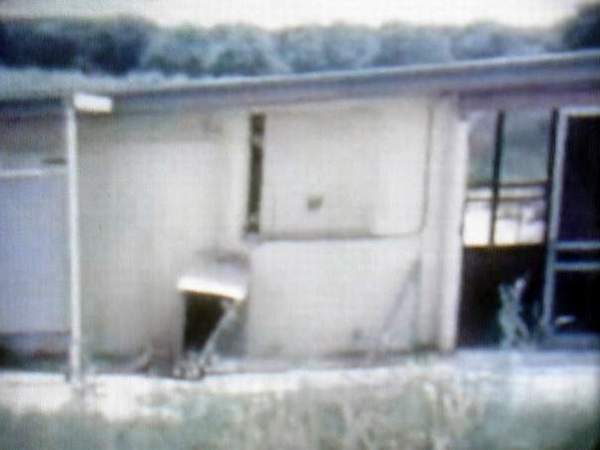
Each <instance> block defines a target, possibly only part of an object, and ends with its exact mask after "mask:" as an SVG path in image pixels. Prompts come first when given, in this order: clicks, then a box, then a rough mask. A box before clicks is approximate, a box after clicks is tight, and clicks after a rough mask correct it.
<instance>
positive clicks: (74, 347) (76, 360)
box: [66, 101, 82, 386]
mask: <svg viewBox="0 0 600 450" xmlns="http://www.w3.org/2000/svg"><path fill="white" fill-rule="evenodd" d="M66 138H67V180H68V196H69V261H70V264H69V266H70V292H69V293H70V307H71V308H70V309H71V342H70V347H69V375H70V379H71V382H72V383H73V384H75V385H77V386H78V385H80V384H81V382H82V358H81V356H82V354H81V272H80V251H79V186H78V185H79V177H78V170H79V168H78V163H77V113H76V111H75V107H74V105H73V102H72V101H69V102H67V103H66Z"/></svg>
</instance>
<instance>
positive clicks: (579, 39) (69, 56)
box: [0, 5, 600, 77]
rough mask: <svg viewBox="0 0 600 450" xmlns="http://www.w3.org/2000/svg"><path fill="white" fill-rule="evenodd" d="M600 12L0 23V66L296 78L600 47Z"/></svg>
mask: <svg viewBox="0 0 600 450" xmlns="http://www.w3.org/2000/svg"><path fill="white" fill-rule="evenodd" d="M599 30H600V7H599V6H598V5H589V6H586V7H583V8H581V10H580V12H579V14H578V15H577V16H576V17H573V18H571V19H570V20H568V21H566V22H565V24H564V25H563V26H562V28H556V29H553V30H533V31H527V30H521V29H516V28H509V27H505V26H501V25H498V24H494V23H479V24H474V25H471V26H468V27H465V28H450V27H446V28H441V27H437V28H434V27H417V26H410V25H406V24H401V23H394V24H388V25H385V26H382V27H380V28H370V27H365V26H353V25H345V24H337V25H333V26H329V27H323V26H303V27H296V28H290V29H286V30H282V31H276V32H268V31H265V30H262V29H260V28H257V27H252V26H247V25H229V26H218V27H214V28H210V29H203V28H192V27H190V26H182V27H177V28H168V29H165V28H159V27H157V26H155V25H153V24H151V23H148V22H145V21H141V20H137V19H131V18H123V19H113V20H105V21H93V22H92V21H83V20H64V19H62V20H61V19H40V20H5V21H0V65H4V66H8V67H39V68H45V69H69V70H72V71H73V70H74V71H79V72H83V73H99V74H110V75H117V76H119V75H123V74H128V73H131V72H157V73H162V74H167V75H173V74H184V75H187V76H190V77H206V76H211V77H219V76H243V75H267V74H282V73H302V72H315V71H324V70H345V69H359V68H365V67H387V66H396V65H403V64H420V63H442V62H449V61H453V60H465V59H477V58H488V57H494V56H504V55H528V54H536V53H542V52H546V51H552V50H557V49H562V48H572V49H577V48H589V47H598V46H600V34H599V33H600V31H599Z"/></svg>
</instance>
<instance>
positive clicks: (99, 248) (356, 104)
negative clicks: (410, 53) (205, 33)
mask: <svg viewBox="0 0 600 450" xmlns="http://www.w3.org/2000/svg"><path fill="white" fill-rule="evenodd" d="M258 111H259V112H262V113H264V114H265V116H266V132H265V142H264V160H263V161H264V164H263V178H262V179H263V186H262V200H261V210H260V233H259V234H258V236H246V235H245V234H244V225H245V221H246V208H247V199H248V184H249V183H248V181H249V180H248V176H249V155H250V151H249V140H250V136H249V113H250V112H249V111H233V110H228V111H220V112H207V111H190V110H187V111H175V112H174V111H169V112H168V113H147V114H141V113H140V114H129V115H127V114H119V113H116V114H112V115H106V116H102V115H100V116H87V115H80V116H79V123H78V145H79V171H80V173H79V184H80V185H79V194H80V198H79V206H80V213H81V219H80V227H81V230H80V232H81V271H82V286H81V288H82V302H83V307H84V313H85V314H84V315H85V317H84V324H83V328H84V333H85V341H86V344H88V350H90V351H91V352H92V353H106V354H116V355H118V354H131V353H135V352H138V351H140V350H142V349H143V348H145V347H147V346H149V345H151V346H152V347H153V350H154V352H155V353H157V354H158V355H161V354H162V355H171V356H173V355H176V354H177V353H178V351H179V346H180V344H181V335H182V330H183V323H182V319H183V308H182V306H183V305H182V298H181V296H180V295H179V294H178V293H177V291H176V283H177V279H178V277H179V276H181V275H182V274H184V273H185V272H187V271H188V270H189V269H190V268H191V267H193V266H194V261H195V259H197V257H198V254H199V253H203V254H206V253H211V252H237V253H241V254H246V255H248V256H249V258H250V261H251V266H250V272H251V275H250V278H251V281H250V283H251V286H250V298H249V300H248V305H247V324H246V329H245V336H246V339H247V342H246V344H247V345H246V349H247V351H248V353H249V356H251V357H261V358H262V357H271V356H283V357H294V358H295V357H299V358H310V357H321V356H325V355H330V354H347V353H352V352H356V351H369V350H382V349H385V350H408V349H410V348H413V347H414V346H416V345H421V346H438V347H442V348H451V347H452V345H453V340H454V327H455V316H456V311H455V310H456V294H457V292H458V274H459V273H460V253H459V249H460V236H459V228H460V226H459V225H460V211H461V209H460V205H461V202H462V187H463V186H464V176H463V175H464V173H463V172H461V170H462V168H463V166H464V155H466V147H464V146H462V144H461V142H460V140H459V136H458V133H457V130H458V129H459V128H460V124H459V120H458V115H457V109H456V105H455V102H454V100H453V99H451V98H429V97H428V98H398V99H393V100H373V99H369V100H364V101H353V102H331V103H322V104H310V105H308V104H307V105H292V106H285V107H269V108H265V109H260V108H259V109H258ZM37 130H38V131H39V133H38V134H37V135H36V136H38V137H39V136H40V135H45V134H50V133H49V131H48V130H46V129H45V128H43V127H42V128H41V131H40V128H39V127H38V128H37ZM62 132H63V130H62V129H60V133H59V134H58V137H53V138H52V139H55V140H56V139H58V140H59V141H60V143H62V141H61V139H62V137H61V136H62V134H61V133H62ZM19 136H20V135H19ZM36 139H37V138H36ZM52 139H50V140H49V141H48V143H51V142H53V141H52ZM48 143H46V144H48ZM48 145H49V144H48ZM56 211H58V209H56ZM63 212H64V211H63Z"/></svg>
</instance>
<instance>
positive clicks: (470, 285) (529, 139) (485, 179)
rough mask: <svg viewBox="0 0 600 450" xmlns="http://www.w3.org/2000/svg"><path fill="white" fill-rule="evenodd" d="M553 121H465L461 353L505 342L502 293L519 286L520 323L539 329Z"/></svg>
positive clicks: (547, 117) (521, 116) (547, 114)
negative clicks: (468, 125) (466, 161)
mask: <svg viewBox="0 0 600 450" xmlns="http://www.w3.org/2000/svg"><path fill="white" fill-rule="evenodd" d="M555 115H556V114H555V113H554V114H553V113H551V111H550V110H519V111H485V112H479V113H476V114H474V116H473V117H472V118H471V133H470V135H469V158H470V166H469V179H468V193H467V198H466V202H465V216H464V234H463V242H464V246H465V248H464V258H463V277H464V282H463V292H462V302H461V310H460V322H461V327H460V332H459V345H462V346H482V345H484V346H485V345H492V346H495V345H499V344H500V343H501V342H502V341H503V336H502V334H503V332H504V331H505V330H504V329H503V327H502V326H501V321H500V316H501V311H500V309H501V304H502V302H501V301H500V287H501V286H504V287H505V288H507V287H509V286H513V285H514V284H515V283H516V282H517V281H518V280H521V281H520V282H521V283H524V288H523V290H522V293H521V294H522V295H520V298H519V300H518V301H519V303H520V305H519V308H520V312H519V314H520V315H521V320H522V321H523V323H525V324H527V326H528V327H530V329H534V328H536V327H538V325H539V322H540V315H541V312H540V310H541V305H542V297H543V276H544V261H545V242H546V229H547V227H546V223H547V214H548V208H547V205H548V203H549V202H548V199H549V195H550V191H551V183H550V180H552V176H551V174H552V172H551V170H552V164H553V160H552V158H553V155H552V153H553V148H552V145H553V136H554V135H553V133H554V129H553V125H552V124H553V120H556V117H555ZM504 328H506V327H504Z"/></svg>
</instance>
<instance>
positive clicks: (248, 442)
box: [0, 370, 599, 450]
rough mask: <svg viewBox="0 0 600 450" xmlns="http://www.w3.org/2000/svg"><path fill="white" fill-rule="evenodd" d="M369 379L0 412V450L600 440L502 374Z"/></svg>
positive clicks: (534, 445)
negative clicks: (145, 412) (107, 411)
mask: <svg viewBox="0 0 600 450" xmlns="http://www.w3.org/2000/svg"><path fill="white" fill-rule="evenodd" d="M364 381H366V380H362V381H361V380H357V381H356V382H355V383H353V384H351V385H345V386H344V387H339V386H337V387H333V388H325V387H322V386H321V387H319V388H317V387H315V386H311V385H308V384H306V385H302V386H301V387H300V389H298V390H293V391H287V392H270V393H260V394H235V395H234V394H210V395H209V394H197V395H189V393H186V394H183V395H182V394H181V392H179V394H177V393H176V392H173V394H170V393H169V392H168V391H164V390H160V391H157V392H156V393H153V394H152V395H150V396H148V397H147V398H145V399H144V400H143V402H144V404H143V405H140V408H143V407H148V406H150V407H152V408H155V411H159V410H160V411H163V412H164V413H165V414H162V415H160V414H155V415H152V416H148V417H146V418H139V419H136V420H128V421H119V422H110V421H108V420H106V419H105V418H103V417H101V416H99V415H97V414H94V413H91V412H89V411H88V412H87V413H86V412H85V411H84V409H83V408H84V405H82V404H73V405H71V406H70V407H69V408H68V409H65V410H63V411H61V412H60V413H57V414H53V415H42V414H39V413H29V414H24V415H20V416H18V415H13V414H11V413H10V412H9V411H7V410H0V448H1V449H3V450H13V449H14V450H28V449H48V450H59V449H60V450H69V449H77V450H79V449H81V450H93V449H102V450H105V449H106V450H121V449H147V450H154V449H156V450H158V449H173V450H178V449H182V450H183V449H185V450H207V449H214V450H221V449H223V450H225V449H227V450H231V449H233V450H246V449H247V450H255V449H256V450H258V449H260V450H268V449H277V450H280V449H283V450H295V449H298V450H305V449H319V450H338V449H349V450H363V449H364V450H372V449H377V450H385V449H389V450H401V449H407V450H450V449H452V450H460V449H473V450H475V449H490V450H493V449H498V450H506V449H507V448H511V449H531V450H534V449H535V450H539V449H548V450H550V449H552V450H558V449H565V450H566V449H578V450H579V449H581V450H585V449H590V450H591V449H592V448H593V445H594V442H595V439H598V437H599V434H598V433H599V432H598V429H597V427H596V426H597V421H598V419H599V415H598V414H596V415H595V416H594V415H590V414H589V410H585V409H583V410H579V409H577V408H565V407H564V405H561V406H560V407H556V405H555V406H553V407H549V406H548V405H541V404H540V405H538V406H536V405H532V406H531V407H530V408H527V411H524V410H518V409H515V408H514V405H513V406H512V407H511V406H510V402H508V401H507V397H508V395H507V392H508V391H507V386H508V384H507V383H509V381H503V380H502V379H501V378H499V377H496V378H495V379H494V380H491V381H490V380H486V379H485V378H479V379H470V378H469V379H467V378H464V377H463V378H456V377H454V376H450V375H449V376H447V377H444V376H441V377H440V376H439V374H438V375H437V376H432V375H431V374H428V373H427V372H426V371H424V370H423V371H420V370H419V371H415V372H414V373H412V374H411V375H410V376H408V377H406V378H403V379H402V380H398V381H397V382H394V383H392V384H391V385H379V384H376V385H374V384H372V383H366V382H364ZM492 386H493V388H494V395H493V396H492V397H490V396H489V395H488V394H489V389H490V387H492ZM486 392H488V393H487V394H486Z"/></svg>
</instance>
